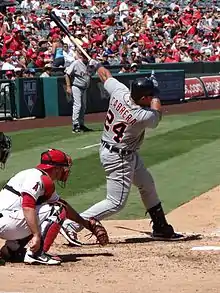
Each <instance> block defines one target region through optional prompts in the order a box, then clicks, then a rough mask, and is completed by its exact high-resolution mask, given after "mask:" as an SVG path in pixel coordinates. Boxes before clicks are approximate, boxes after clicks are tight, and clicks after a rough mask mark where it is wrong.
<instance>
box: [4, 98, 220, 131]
mask: <svg viewBox="0 0 220 293" xmlns="http://www.w3.org/2000/svg"><path fill="white" fill-rule="evenodd" d="M214 109H220V99H213V100H201V101H197V102H188V103H183V104H175V105H169V106H163V113H164V114H165V115H171V114H180V113H189V112H196V111H204V110H214ZM104 118H105V113H95V114H88V115H86V119H85V120H86V123H88V122H101V121H103V120H104ZM63 125H70V127H71V117H48V118H44V119H30V120H28V122H27V120H26V119H24V120H16V121H4V122H1V123H0V129H1V131H4V132H10V131H18V130H21V129H32V128H43V127H56V126H63Z"/></svg>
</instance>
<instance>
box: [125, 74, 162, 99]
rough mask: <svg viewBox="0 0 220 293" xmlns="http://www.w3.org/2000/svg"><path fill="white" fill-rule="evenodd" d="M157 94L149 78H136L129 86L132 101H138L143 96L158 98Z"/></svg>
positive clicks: (156, 89) (157, 91) (157, 90)
mask: <svg viewBox="0 0 220 293" xmlns="http://www.w3.org/2000/svg"><path fill="white" fill-rule="evenodd" d="M159 93H160V91H159V89H158V87H156V86H155V84H154V82H153V80H152V79H151V78H150V77H149V78H148V77H144V78H138V79H136V80H134V81H133V82H132V84H131V97H132V99H133V100H134V101H138V100H140V99H141V98H142V97H144V96H146V97H147V96H158V95H159Z"/></svg>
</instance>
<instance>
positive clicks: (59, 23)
mask: <svg viewBox="0 0 220 293" xmlns="http://www.w3.org/2000/svg"><path fill="white" fill-rule="evenodd" d="M50 19H51V20H52V21H54V22H55V23H56V25H57V27H58V28H60V29H61V31H63V32H64V34H65V35H67V36H68V38H69V39H70V41H71V42H72V43H73V44H74V45H75V46H76V47H77V48H78V49H79V50H80V51H81V52H82V54H83V55H84V56H85V57H86V58H87V59H88V60H91V59H92V58H91V57H90V56H89V55H88V53H87V52H86V51H85V50H84V49H83V48H82V46H80V44H79V43H78V42H77V39H75V38H74V37H73V36H72V35H71V32H70V31H69V29H68V28H67V27H66V26H65V25H64V23H63V22H62V21H61V19H60V18H59V16H57V15H56V14H55V12H54V11H51V12H50Z"/></svg>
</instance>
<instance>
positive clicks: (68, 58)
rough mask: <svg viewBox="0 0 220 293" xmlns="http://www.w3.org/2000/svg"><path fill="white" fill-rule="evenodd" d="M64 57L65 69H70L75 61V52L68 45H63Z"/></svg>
mask: <svg viewBox="0 0 220 293" xmlns="http://www.w3.org/2000/svg"><path fill="white" fill-rule="evenodd" d="M63 57H64V65H65V67H68V66H69V65H70V64H71V63H72V62H73V61H74V60H75V57H74V52H73V50H72V49H70V48H69V45H68V44H66V43H64V44H63Z"/></svg>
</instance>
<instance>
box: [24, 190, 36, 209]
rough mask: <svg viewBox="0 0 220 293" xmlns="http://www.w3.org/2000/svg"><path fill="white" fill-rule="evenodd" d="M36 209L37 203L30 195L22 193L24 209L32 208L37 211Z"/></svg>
mask: <svg viewBox="0 0 220 293" xmlns="http://www.w3.org/2000/svg"><path fill="white" fill-rule="evenodd" d="M35 207H36V201H35V199H34V198H33V196H31V195H30V194H28V193H22V208H32V209H35Z"/></svg>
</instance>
